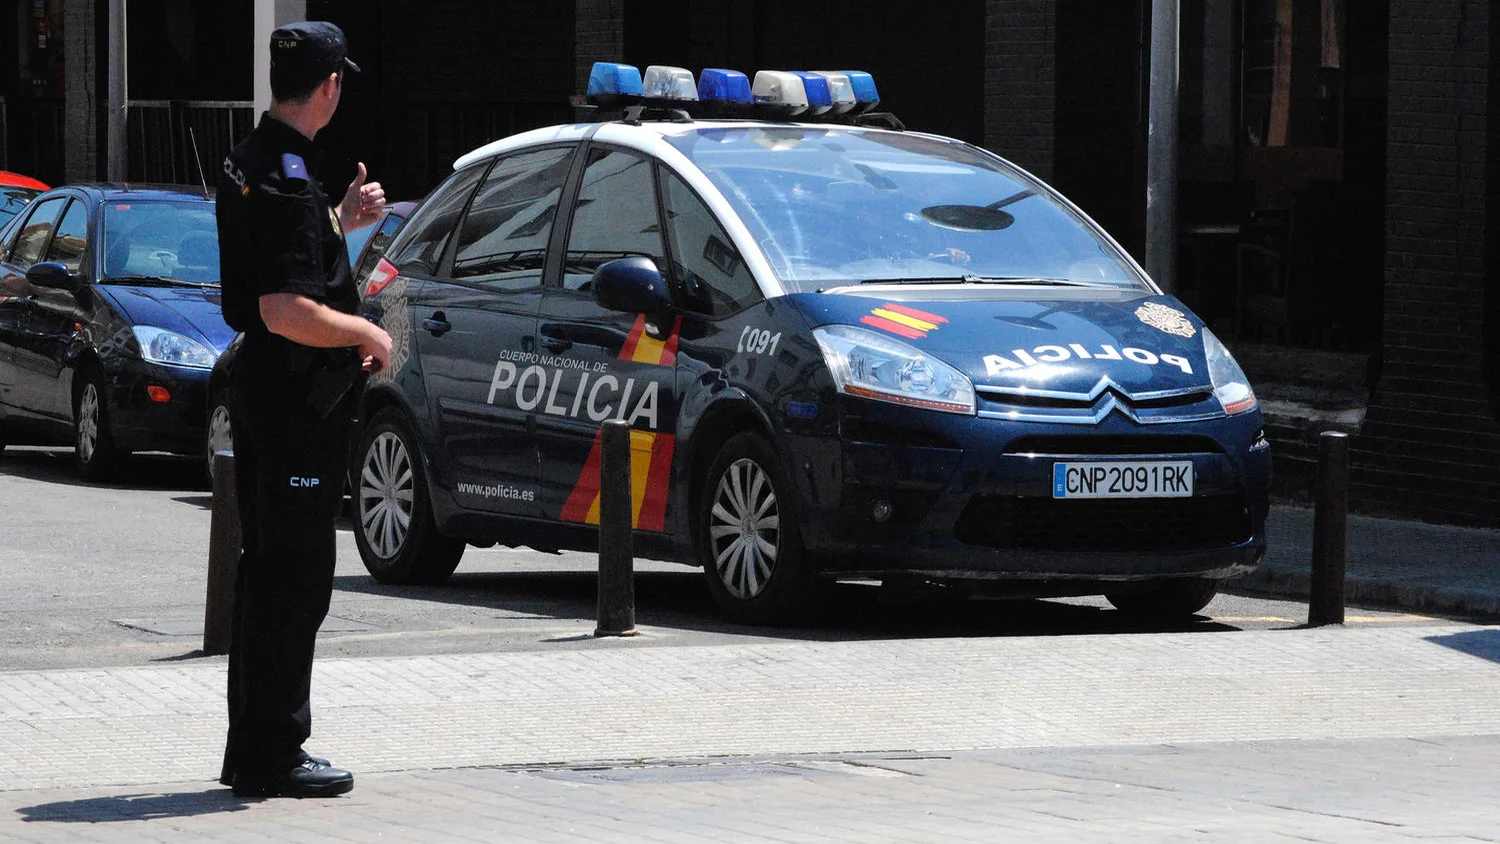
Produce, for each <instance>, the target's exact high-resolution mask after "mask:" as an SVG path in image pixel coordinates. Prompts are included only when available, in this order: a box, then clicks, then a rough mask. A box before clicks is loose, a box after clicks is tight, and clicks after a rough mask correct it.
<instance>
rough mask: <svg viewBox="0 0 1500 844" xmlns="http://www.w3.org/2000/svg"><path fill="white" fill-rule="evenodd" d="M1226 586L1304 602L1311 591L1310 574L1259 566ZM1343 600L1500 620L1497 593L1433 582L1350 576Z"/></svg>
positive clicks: (1240, 590)
mask: <svg viewBox="0 0 1500 844" xmlns="http://www.w3.org/2000/svg"><path fill="white" fill-rule="evenodd" d="M1225 586H1226V587H1227V588H1228V590H1229V591H1233V592H1245V593H1250V594H1254V595H1259V596H1262V597H1271V598H1282V599H1287V598H1290V599H1295V600H1301V601H1306V600H1307V599H1308V598H1309V597H1310V596H1311V594H1312V573H1311V572H1309V571H1289V570H1283V569H1270V568H1266V567H1265V566H1264V565H1262V566H1261V567H1260V568H1258V569H1256V570H1255V571H1253V572H1251V573H1250V574H1247V575H1244V576H1243V577H1238V578H1235V579H1234V580H1230V581H1227V582H1226V583H1225ZM1344 601H1345V603H1347V604H1358V605H1362V606H1368V607H1371V608H1378V609H1389V610H1403V611H1407V612H1422V613H1434V614H1438V615H1446V616H1458V617H1462V618H1465V619H1490V620H1500V594H1494V593H1487V592H1476V591H1473V590H1466V589H1462V588H1456V587H1453V586H1445V585H1441V584H1435V583H1422V582H1410V581H1399V580H1389V579H1381V578H1373V577H1359V576H1354V575H1351V576H1346V577H1345V579H1344Z"/></svg>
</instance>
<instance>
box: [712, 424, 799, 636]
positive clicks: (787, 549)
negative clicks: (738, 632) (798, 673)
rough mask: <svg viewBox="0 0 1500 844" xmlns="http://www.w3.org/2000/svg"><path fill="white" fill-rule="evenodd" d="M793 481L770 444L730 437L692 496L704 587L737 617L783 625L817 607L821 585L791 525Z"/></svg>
mask: <svg viewBox="0 0 1500 844" xmlns="http://www.w3.org/2000/svg"><path fill="white" fill-rule="evenodd" d="M791 490H792V487H791V484H790V483H789V482H788V481H787V479H786V475H785V474H784V473H783V472H782V470H781V464H780V461H779V459H778V457H777V455H776V452H775V451H774V450H773V449H772V448H771V446H770V444H769V443H767V442H766V441H765V439H763V438H762V437H760V436H757V435H755V434H751V433H743V434H737V435H736V436H734V437H731V438H730V439H729V441H728V442H726V443H725V444H724V447H723V448H722V449H721V450H720V451H719V455H718V457H717V458H715V460H714V462H713V465H712V466H711V467H710V468H709V470H708V474H707V476H706V477H705V478H704V484H703V486H702V487H701V492H700V494H699V495H698V496H697V498H696V500H697V501H698V502H699V503H698V508H699V515H698V541H699V554H698V556H699V562H700V563H701V564H702V565H703V572H704V577H705V579H706V580H707V581H708V589H709V592H711V593H712V594H713V596H714V600H715V601H716V602H718V604H719V607H720V608H721V609H722V610H723V611H724V612H725V614H726V615H728V616H729V617H730V618H732V619H734V620H735V621H739V622H743V623H746V624H781V623H786V622H789V621H795V620H800V619H801V618H803V617H805V616H806V615H808V614H809V613H810V612H811V611H812V610H813V609H814V608H815V607H816V606H818V604H819V603H820V600H819V599H821V597H822V596H823V593H824V587H825V586H826V584H825V583H824V582H823V581H822V580H820V579H819V578H818V577H817V576H816V575H815V573H814V572H813V571H812V570H811V567H810V565H809V564H808V560H807V555H806V554H805V552H804V550H803V548H802V538H801V534H800V533H799V532H798V530H797V523H796V519H795V514H794V512H793V506H794V505H793V502H792V500H791V498H790V496H791Z"/></svg>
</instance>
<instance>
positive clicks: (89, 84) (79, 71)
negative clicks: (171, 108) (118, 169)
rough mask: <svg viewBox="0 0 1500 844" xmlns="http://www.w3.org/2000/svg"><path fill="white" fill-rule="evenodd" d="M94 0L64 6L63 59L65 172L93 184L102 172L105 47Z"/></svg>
mask: <svg viewBox="0 0 1500 844" xmlns="http://www.w3.org/2000/svg"><path fill="white" fill-rule="evenodd" d="M94 8H95V6H94V2H93V0H65V2H64V3H63V56H64V57H65V58H64V61H65V62H66V65H65V68H64V73H65V74H66V79H67V90H66V93H65V94H64V105H63V169H64V172H65V174H66V178H67V181H69V182H86V181H92V180H93V179H96V178H98V177H101V176H103V175H104V174H103V173H101V172H99V167H98V163H99V162H98V155H97V153H98V145H97V142H96V140H95V138H96V134H95V130H96V127H97V118H98V113H99V111H98V107H97V106H98V101H99V98H101V97H103V96H104V92H103V91H96V88H97V87H98V76H97V73H96V64H95V63H96V61H97V60H98V59H101V58H103V55H104V51H105V50H106V45H105V44H103V43H97V41H96V36H97V32H96V28H95V21H94Z"/></svg>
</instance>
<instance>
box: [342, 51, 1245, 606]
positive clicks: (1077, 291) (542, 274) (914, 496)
mask: <svg viewBox="0 0 1500 844" xmlns="http://www.w3.org/2000/svg"><path fill="white" fill-rule="evenodd" d="M589 96H590V99H589V102H591V103H594V104H596V105H598V106H599V107H601V108H604V109H612V108H620V109H623V111H622V112H621V114H620V115H619V119H614V120H609V119H605V120H595V121H593V122H587V123H577V124H572V125H562V126H555V127H551V128H546V129H540V130H535V131H529V132H524V133H522V134H518V135H515V136H513V137H509V138H505V139H503V140H499V141H495V142H494V143H491V144H488V145H486V146H483V147H481V148H479V149H476V150H474V151H473V152H470V153H469V154H467V155H465V156H463V157H462V158H460V159H459V160H458V161H457V162H456V163H455V166H454V172H453V173H452V175H451V176H450V177H448V178H447V179H446V180H445V181H444V182H443V183H442V184H441V185H439V186H438V187H437V188H436V189H435V190H434V191H433V192H432V193H431V194H430V195H429V196H428V197H427V198H426V199H425V200H423V202H422V203H421V204H420V205H419V207H418V208H417V210H416V211H415V213H414V215H413V217H412V218H411V219H410V220H409V221H408V223H407V224H406V226H405V227H404V228H402V230H401V231H400V233H399V234H398V235H397V237H396V238H395V239H394V240H393V241H392V242H391V244H390V246H389V249H388V250H387V251H386V252H385V254H384V256H383V257H382V258H381V260H380V261H379V263H378V264H377V265H376V266H375V268H374V270H373V271H372V272H371V273H370V274H369V275H368V276H367V277H366V278H365V279H363V280H362V285H363V295H364V297H365V302H366V306H367V310H366V313H367V315H368V316H370V318H372V319H377V320H378V321H379V322H380V324H381V325H383V326H384V327H385V328H386V329H387V330H388V331H389V332H390V334H391V336H392V338H393V340H394V345H393V355H392V360H391V365H390V366H389V367H388V368H387V370H386V371H385V372H383V373H381V375H380V376H379V377H378V378H377V379H375V380H373V381H372V383H371V386H370V388H369V390H368V394H367V398H366V406H365V408H364V410H363V422H362V424H361V430H360V433H359V436H358V438H357V443H356V449H355V456H354V465H353V466H352V475H353V477H354V478H355V479H356V481H355V485H354V491H353V497H354V501H355V509H356V514H357V528H356V530H355V536H356V539H357V542H358V545H359V551H360V554H361V556H362V558H363V560H364V562H365V564H366V566H367V567H368V568H369V570H370V571H371V572H372V573H373V574H374V576H375V577H376V578H377V579H379V580H381V581H383V582H398V583H399V582H435V581H439V580H442V579H443V578H445V577H447V576H448V575H449V574H450V573H451V572H452V571H453V570H454V568H455V567H456V566H457V564H458V562H459V558H460V556H461V554H462V553H463V550H464V548H465V547H466V545H471V544H472V545H479V546H487V545H492V544H495V543H500V544H504V545H512V546H514V545H530V546H532V547H535V548H539V549H564V548H566V549H580V550H588V549H591V548H593V547H596V542H597V527H595V526H596V525H597V523H598V518H599V486H600V476H599V465H600V436H599V432H600V428H601V424H602V423H603V422H604V421H605V420H611V419H618V420H624V421H625V422H626V423H628V424H629V426H630V429H631V436H630V442H631V449H632V455H633V460H632V469H631V479H630V488H631V492H632V507H633V512H632V518H633V524H634V528H635V546H636V550H637V553H638V554H641V555H642V556H649V557H654V558H659V559H667V560H675V561H680V562H683V563H688V564H691V565H697V566H701V567H702V568H703V569H704V571H705V575H706V581H707V584H708V587H709V589H710V590H711V592H712V594H713V596H714V598H715V599H716V600H717V602H718V603H719V605H720V606H721V607H722V608H723V610H724V611H725V612H726V613H727V615H729V616H730V617H731V618H733V619H736V620H740V621H746V622H752V623H774V622H778V621H783V620H787V619H789V618H793V617H795V616H798V615H800V614H802V613H804V612H805V611H807V610H808V609H810V608H811V607H812V606H815V603H814V602H813V600H812V599H813V598H814V597H816V596H817V595H819V594H820V592H821V591H822V589H821V587H822V586H823V585H825V584H827V583H829V582H831V581H835V580H841V579H860V580H869V579H879V580H887V579H892V578H898V579H905V578H919V579H924V580H929V581H935V582H952V583H973V582H978V581H982V582H987V584H988V585H990V586H992V587H995V588H996V589H1003V590H1007V591H1008V592H1010V593H1012V594H1016V595H1032V596H1061V595H1082V594H1101V593H1102V594H1104V595H1106V596H1108V597H1109V599H1110V600H1111V601H1112V602H1113V603H1114V604H1115V605H1116V606H1118V607H1120V608H1121V609H1126V610H1131V611H1137V612H1149V613H1154V614H1159V615H1171V614H1190V613H1194V612H1196V611H1198V610H1199V609H1201V608H1202V607H1203V606H1205V605H1206V604H1207V603H1208V601H1209V600H1210V599H1211V598H1212V597H1213V595H1214V593H1215V590H1216V588H1217V586H1218V584H1219V583H1220V581H1221V580H1223V579H1224V578H1228V577H1232V576H1235V575H1238V574H1241V573H1243V572H1246V571H1248V570H1249V569H1251V568H1253V567H1254V566H1255V565H1256V564H1257V563H1258V562H1259V560H1260V558H1261V556H1262V554H1263V553H1264V550H1265V532H1264V523H1265V517H1266V510H1267V487H1268V481H1269V474H1270V453H1269V448H1268V445H1267V443H1266V440H1265V437H1264V435H1263V433H1262V421H1261V414H1260V411H1259V409H1258V407H1257V403H1256V398H1255V395H1254V393H1253V391H1252V390H1251V386H1250V384H1249V383H1248V382H1247V380H1246V377H1245V375H1244V373H1243V372H1242V371H1241V369H1240V367H1239V366H1238V365H1237V364H1236V363H1235V361H1234V359H1233V358H1232V357H1231V356H1230V353H1229V352H1228V351H1227V350H1226V349H1225V347H1224V346H1223V344H1221V343H1220V341H1219V340H1218V339H1217V338H1216V337H1215V336H1214V335H1213V333H1212V332H1210V331H1209V330H1208V328H1207V327H1206V326H1205V325H1204V324H1203V322H1202V321H1201V320H1199V319H1198V318H1197V317H1196V316H1194V315H1193V314H1192V313H1191V312H1190V311H1189V310H1188V309H1187V308H1186V307H1185V306H1184V305H1183V304H1182V303H1181V302H1179V301H1177V300H1176V299H1174V298H1172V297H1171V296H1168V295H1165V294H1163V293H1162V292H1161V290H1160V289H1159V288H1157V287H1156V286H1155V285H1154V284H1153V283H1152V281H1151V280H1150V279H1149V278H1147V277H1146V275H1145V274H1144V273H1143V272H1142V270H1141V269H1140V267H1139V266H1137V265H1136V263H1135V262H1134V261H1132V260H1131V258H1130V256H1129V255H1127V254H1126V252H1125V251H1124V250H1123V249H1121V248H1120V246H1119V245H1118V244H1116V243H1115V242H1114V241H1113V240H1111V239H1110V237H1109V236H1108V235H1107V234H1106V233H1105V232H1104V231H1103V230H1101V229H1100V228H1099V227H1098V226H1097V225H1095V224H1094V223H1093V222H1091V221H1090V220H1089V219H1088V218H1087V217H1086V216H1084V214H1083V213H1082V212H1080V211H1079V210H1078V209H1077V208H1076V207H1074V206H1073V205H1072V204H1071V203H1069V202H1068V201H1067V200H1066V199H1064V198H1063V197H1062V196H1060V195H1059V194H1058V193H1057V192H1056V191H1054V190H1053V189H1051V188H1050V187H1048V186H1047V185H1046V184H1044V183H1042V182H1041V181H1039V180H1037V179H1036V178H1034V177H1032V176H1030V175H1028V174H1027V173H1025V172H1024V171H1022V170H1021V169H1019V168H1017V167H1016V166H1014V165H1012V164H1010V163H1008V162H1006V161H1004V160H1003V159H1001V158H999V157H997V156H995V155H994V154H992V153H990V152H987V151H985V150H983V149H980V148H977V147H975V146H972V145H969V144H966V143H963V142H960V141H957V140H953V139H949V138H944V137H938V136H934V135H928V134H921V133H917V132H910V131H904V130H902V129H900V128H882V126H887V127H889V126H899V124H898V123H897V122H896V121H894V120H892V119H890V118H888V117H886V118H881V117H879V116H878V115H876V114H874V113H873V112H870V111H869V110H870V108H871V107H872V106H874V105H875V103H876V102H877V101H878V96H877V94H876V90H875V85H874V80H872V79H871V78H870V77H869V75H868V74H863V73H859V72H857V71H844V72H817V73H790V72H771V71H761V72H759V73H757V74H756V76H755V78H754V81H753V84H752V81H751V80H750V79H749V78H748V77H746V76H745V75H743V74H739V73H736V72H733V71H726V70H719V69H709V70H705V71H703V72H702V74H701V75H700V76H698V77H696V78H695V77H694V75H693V74H692V73H691V72H690V71H687V70H684V69H680V68H663V67H651V68H648V69H647V71H646V73H645V76H644V79H643V78H642V75H641V74H640V72H639V71H638V70H637V69H636V68H633V67H630V66H627V65H616V64H601V65H596V66H595V67H594V71H593V73H592V74H591V79H590V95H589ZM736 114H738V115H739V116H738V117H736V116H734V115H736ZM793 119H796V120H800V121H801V122H790V121H792V120H793Z"/></svg>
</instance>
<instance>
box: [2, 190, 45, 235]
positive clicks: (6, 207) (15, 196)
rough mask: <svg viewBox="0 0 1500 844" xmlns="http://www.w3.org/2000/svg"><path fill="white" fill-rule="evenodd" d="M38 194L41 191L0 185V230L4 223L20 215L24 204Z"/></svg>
mask: <svg viewBox="0 0 1500 844" xmlns="http://www.w3.org/2000/svg"><path fill="white" fill-rule="evenodd" d="M39 193H41V191H39V190H35V189H32V188H23V187H17V186H15V185H0V228H3V227H4V226H5V224H6V223H8V222H10V221H11V220H12V219H14V218H15V216H16V215H17V214H19V213H21V209H22V208H25V207H26V203H28V202H30V201H31V200H32V198H34V197H35V196H36V195H37V194H39Z"/></svg>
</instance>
